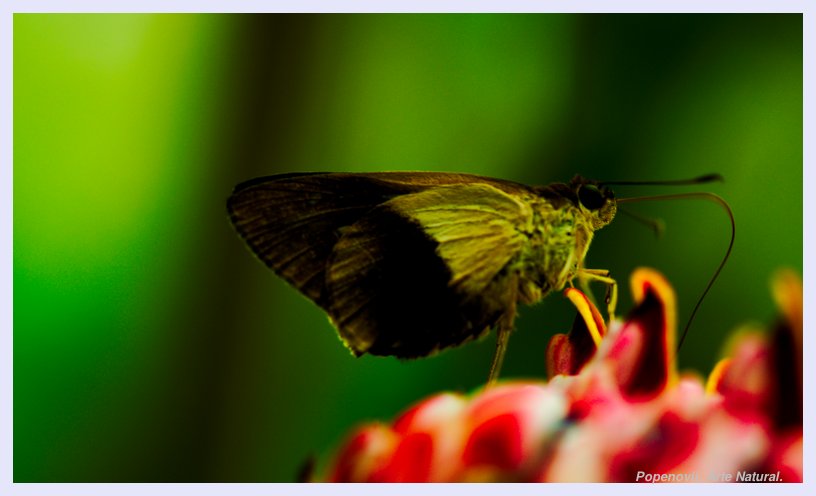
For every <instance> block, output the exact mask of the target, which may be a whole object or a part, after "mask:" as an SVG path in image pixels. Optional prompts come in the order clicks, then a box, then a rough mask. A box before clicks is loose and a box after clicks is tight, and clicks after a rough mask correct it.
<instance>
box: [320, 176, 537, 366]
mask: <svg viewBox="0 0 816 496" xmlns="http://www.w3.org/2000/svg"><path fill="white" fill-rule="evenodd" d="M531 219H532V212H531V210H530V208H529V206H528V205H527V204H526V203H524V202H523V201H519V200H518V199H516V198H514V197H513V196H511V195H508V194H506V193H504V192H502V191H501V190H499V189H497V188H495V187H493V186H490V185H488V184H484V183H474V184H453V185H444V186H438V187H434V188H429V189H427V190H424V191H421V192H418V193H413V194H408V195H404V196H399V197H396V198H394V199H393V200H390V201H388V202H386V203H384V204H382V205H381V206H379V207H377V208H376V209H374V210H372V211H371V212H370V213H369V214H368V215H366V216H365V217H363V218H362V219H361V220H360V221H358V222H357V223H356V224H354V225H353V226H352V227H351V228H349V229H348V230H347V231H346V232H345V233H344V234H343V237H342V238H341V239H340V241H339V242H338V243H337V244H336V245H335V247H334V251H333V253H332V256H331V259H330V260H329V269H328V273H327V275H326V281H327V283H326V284H327V285H326V294H327V295H328V304H329V309H328V310H329V315H330V316H331V317H332V319H333V321H334V322H335V325H336V326H337V328H338V330H339V332H340V335H341V337H342V338H343V340H344V341H345V342H346V344H347V345H348V346H349V348H351V349H352V350H353V351H354V352H355V353H357V354H362V353H366V352H368V353H372V354H375V355H395V356H398V357H417V356H425V355H428V354H430V353H432V352H434V351H436V350H438V349H442V348H445V347H448V346H454V345H457V344H460V343H462V342H463V341H466V340H467V339H470V338H472V337H475V336H478V335H480V334H482V333H483V332H485V331H486V330H488V329H489V327H491V326H492V325H493V324H494V323H495V322H496V320H497V319H498V318H499V317H500V316H501V315H502V314H503V313H504V312H505V311H508V309H510V308H512V302H511V301H510V299H511V298H513V296H512V295H514V294H515V293H514V292H513V291H512V288H510V287H508V285H509V284H510V278H509V277H508V274H507V268H508V264H509V263H510V262H511V261H512V260H513V259H515V258H516V256H517V254H518V253H519V251H520V250H521V249H522V247H523V245H524V243H525V240H526V238H525V236H524V234H523V233H522V231H523V230H524V228H525V226H527V225H528V224H529V223H530V222H531Z"/></svg>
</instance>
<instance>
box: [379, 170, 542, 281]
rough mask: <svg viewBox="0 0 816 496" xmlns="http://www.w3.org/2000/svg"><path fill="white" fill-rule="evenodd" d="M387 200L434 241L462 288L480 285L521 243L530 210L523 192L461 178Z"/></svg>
mask: <svg viewBox="0 0 816 496" xmlns="http://www.w3.org/2000/svg"><path fill="white" fill-rule="evenodd" d="M388 205H389V206H390V207H391V208H392V209H394V210H395V211H397V212H399V213H400V214H402V215H404V216H405V217H407V218H410V219H413V220H414V221H416V222H417V223H418V224H419V225H420V226H421V228H422V230H423V231H424V232H425V233H426V234H427V235H428V236H430V237H431V238H433V239H434V241H436V242H437V243H438V248H437V253H438V254H439V256H440V257H441V258H442V259H443V260H444V261H445V263H446V264H447V266H448V268H449V269H450V272H451V280H450V282H449V284H450V285H451V286H452V287H454V288H456V289H457V290H458V291H460V292H462V293H464V294H477V293H479V292H481V291H483V290H484V289H485V288H486V287H487V285H488V284H489V283H490V282H491V281H492V280H493V279H494V278H495V277H496V275H497V274H498V273H499V271H500V270H502V269H503V268H504V267H505V265H507V263H508V262H510V261H511V260H512V259H513V258H514V257H515V256H516V255H517V254H518V252H519V250H521V248H522V247H523V246H524V243H525V242H526V240H527V237H526V235H525V232H529V231H530V230H531V229H532V219H533V213H532V209H531V207H530V205H529V204H528V203H526V202H525V201H524V199H523V198H520V197H518V196H513V195H510V194H507V193H505V192H503V191H501V190H499V189H497V188H495V187H493V186H491V185H489V184H478V183H477V184H461V185H451V186H444V187H438V188H433V189H429V190H426V191H423V192H420V193H416V194H413V195H406V196H403V197H399V198H395V199H394V200H391V201H389V202H388Z"/></svg>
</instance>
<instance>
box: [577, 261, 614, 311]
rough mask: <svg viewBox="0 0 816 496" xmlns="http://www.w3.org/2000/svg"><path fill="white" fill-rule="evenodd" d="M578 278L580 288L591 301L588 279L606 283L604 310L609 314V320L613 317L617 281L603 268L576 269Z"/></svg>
mask: <svg viewBox="0 0 816 496" xmlns="http://www.w3.org/2000/svg"><path fill="white" fill-rule="evenodd" d="M578 278H579V279H578V280H579V282H580V283H581V289H584V292H585V293H586V294H587V296H588V297H589V298H590V301H592V297H591V296H590V295H591V294H592V293H591V292H589V281H598V282H602V283H604V284H606V298H605V302H606V311H607V314H608V315H609V320H612V319H614V318H615V308H616V307H617V306H618V281H616V280H615V279H613V278H611V277H610V276H609V271H608V270H603V269H584V268H581V269H578ZM593 303H594V302H593Z"/></svg>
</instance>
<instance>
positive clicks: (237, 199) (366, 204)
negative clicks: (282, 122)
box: [227, 173, 418, 308]
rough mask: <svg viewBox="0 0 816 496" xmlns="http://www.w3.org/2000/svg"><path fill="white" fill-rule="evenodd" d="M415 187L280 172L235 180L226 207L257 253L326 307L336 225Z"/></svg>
mask: <svg viewBox="0 0 816 496" xmlns="http://www.w3.org/2000/svg"><path fill="white" fill-rule="evenodd" d="M417 189H418V188H417V187H416V186H412V185H410V184H403V183H389V182H387V181H380V180H377V179H373V178H369V177H367V176H365V175H356V174H320V173H318V174H284V175H279V176H269V177H264V178H258V179H253V180H251V181H248V182H245V183H242V184H240V185H238V186H237V187H236V188H235V191H234V192H233V194H232V196H230V197H229V200H228V201H227V210H228V212H229V215H230V218H231V219H232V223H233V225H234V226H235V229H236V230H237V231H238V234H240V235H241V237H242V238H243V239H244V241H246V243H247V245H249V247H250V249H251V250H252V252H253V253H255V255H257V256H258V258H260V259H261V260H262V261H263V262H264V263H265V264H266V265H267V266H268V267H269V268H271V269H272V270H274V271H275V273H277V274H278V275H279V276H281V277H282V278H284V279H285V280H286V281H288V282H289V283H290V284H292V285H293V286H294V287H296V288H297V289H299V290H300V291H301V292H302V293H303V294H304V295H306V296H307V297H308V298H309V299H311V300H313V301H314V302H315V303H317V304H318V305H320V306H321V307H323V308H326V305H325V302H324V298H323V289H324V287H325V276H324V274H325V270H326V261H327V260H328V258H329V255H330V254H331V251H332V248H333V247H334V245H335V244H336V243H337V241H338V240H339V239H340V236H341V230H342V229H343V228H344V227H346V226H350V225H352V224H354V223H355V222H357V221H358V220H359V219H360V218H361V217H363V216H364V215H365V214H366V213H368V212H369V211H371V209H373V208H374V207H376V206H377V205H379V204H381V203H383V202H385V201H388V200H389V199H391V198H394V197H396V196H399V195H402V194H406V193H410V192H412V191H416V190H417Z"/></svg>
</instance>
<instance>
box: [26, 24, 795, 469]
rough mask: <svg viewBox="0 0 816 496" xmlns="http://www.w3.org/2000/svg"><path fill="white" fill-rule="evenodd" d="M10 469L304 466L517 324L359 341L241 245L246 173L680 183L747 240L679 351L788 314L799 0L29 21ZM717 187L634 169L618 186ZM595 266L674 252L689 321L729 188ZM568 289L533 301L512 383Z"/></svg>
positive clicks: (537, 348) (566, 319) (694, 361)
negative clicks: (404, 346)
mask: <svg viewBox="0 0 816 496" xmlns="http://www.w3.org/2000/svg"><path fill="white" fill-rule="evenodd" d="M14 159H15V164H14V479H15V481H17V482H28V481H126V482H127V481H291V480H293V478H294V476H295V473H296V472H297V469H298V467H299V466H300V465H301V463H302V462H303V461H304V460H305V459H306V458H307V457H308V456H309V455H310V454H316V455H319V460H320V465H321V466H322V465H325V463H326V460H327V458H328V457H329V455H330V453H331V452H332V450H333V449H335V448H336V447H337V445H338V443H340V442H341V440H342V439H343V435H344V434H345V433H346V432H347V431H348V430H349V429H350V428H352V427H353V426H354V425H356V424H358V423H359V422H362V421H364V420H370V419H384V420H387V419H390V418H393V416H394V415H395V414H396V413H397V412H399V411H400V410H402V409H404V408H405V407H407V406H408V405H409V404H411V403H412V402H414V401H416V400H418V399H420V398H422V397H423V396H425V395H428V394H430V393H432V392H435V391H439V390H443V389H452V390H463V391H468V390H472V389H473V388H475V387H477V386H479V385H480V384H482V382H483V381H484V379H485V377H486V375H487V371H488V365H489V362H490V358H491V356H492V353H493V346H494V340H493V337H492V336H491V337H489V338H487V339H485V340H482V341H480V342H477V343H471V344H469V345H466V346H464V347H461V348H458V349H454V350H449V351H446V352H444V353H442V354H440V355H438V356H436V357H433V358H430V359H426V360H418V361H407V362H400V361H399V360H396V359H392V358H377V357H363V358H360V359H354V358H353V357H352V356H351V355H350V354H349V353H348V352H347V351H346V349H345V348H344V347H343V346H342V345H341V344H340V342H339V341H338V339H337V337H336V335H335V332H334V330H333V329H332V327H331V326H330V324H329V322H328V321H327V319H326V316H325V315H324V313H323V312H322V311H321V310H319V309H318V308H317V307H316V306H314V305H313V304H312V303H311V302H309V301H308V300H306V299H305V298H303V297H302V296H301V295H300V294H299V293H298V292H297V291H295V290H294V289H292V288H290V287H288V286H287V285H286V284H285V283H284V282H283V281H282V280H280V279H278V278H277V277H275V276H274V275H273V274H272V273H271V272H270V271H268V270H267V269H266V268H265V267H264V266H263V264H261V263H260V262H258V261H257V260H256V259H255V258H254V257H253V256H252V255H251V254H250V253H249V251H248V250H247V249H246V248H245V247H244V245H243V243H242V241H241V240H240V239H239V238H238V236H237V235H236V234H235V233H234V232H233V229H232V227H231V226H230V223H229V221H228V219H227V217H226V213H225V200H226V198H227V196H228V195H229V193H230V191H231V189H232V187H233V186H234V185H235V184H236V183H238V182H240V181H243V180H246V179H248V178H252V177H255V176H259V175H266V174H272V173H279V172H289V171H310V170H325V171H377V170H429V171H462V172H471V173H477V174H485V175H491V176H497V177H502V178H506V179H512V180H516V181H520V182H526V183H535V184H543V183H549V182H553V181H567V180H569V179H570V178H571V177H572V175H573V174H575V173H581V174H582V175H585V176H587V177H591V178H597V179H608V180H611V179H676V178H685V177H689V176H695V175H698V174H703V173H709V172H719V173H721V174H723V175H724V176H725V177H726V182H725V183H724V184H712V185H706V186H704V187H699V188H697V189H704V190H709V191H714V192H716V193H718V194H720V195H722V196H723V197H724V198H726V199H727V200H728V201H729V202H730V204H731V206H732V207H733V209H734V213H735V216H736V220H737V240H736V245H735V247H734V254H733V256H732V258H731V260H730V261H729V263H728V265H727V266H726V268H725V270H724V272H723V273H722V277H721V278H720V280H719V282H718V283H717V284H716V285H715V287H714V289H713V290H712V292H711V294H710V296H709V297H708V299H707V300H706V301H705V302H704V303H703V306H702V309H701V310H700V313H699V315H698V318H697V321H696V323H695V325H694V327H693V328H692V331H691V335H690V337H689V338H688V340H687V343H686V346H685V347H684V349H683V350H682V352H681V356H680V366H681V368H684V369H687V368H688V369H697V370H699V371H701V372H703V373H707V372H708V370H709V369H710V367H711V366H712V364H713V363H714V361H715V359H716V358H717V356H718V355H719V353H720V352H721V346H722V344H723V342H724V341H725V339H726V336H727V334H728V333H729V332H731V331H732V330H734V329H735V328H736V327H737V326H738V325H739V324H741V323H745V322H751V321H755V322H765V323H768V322H770V321H772V320H773V318H774V315H775V309H774V306H773V304H772V301H771V298H770V293H769V289H768V280H769V277H770V276H771V274H772V273H773V271H774V270H775V269H776V268H778V267H781V266H788V267H793V268H795V269H797V270H799V271H801V269H802V227H801V226H802V17H801V16H800V15H702V16H694V15H257V16H256V15H19V14H18V15H15V17H14ZM691 189H694V188H689V187H686V188H679V189H678V188H668V187H640V188H637V187H619V188H618V189H617V190H616V191H617V194H618V196H619V197H623V196H635V195H643V194H655V193H665V192H673V191H679V190H682V191H687V190H691ZM632 209H633V210H637V211H638V212H640V213H642V214H644V215H647V216H651V217H659V218H662V219H664V220H665V221H666V223H667V231H666V233H665V236H664V237H663V238H662V239H659V240H658V239H655V237H654V236H653V234H652V233H651V232H650V231H649V230H648V229H645V228H644V227H643V226H641V225H639V224H637V223H636V222H633V221H632V220H631V219H628V218H626V217H623V216H621V217H619V218H618V219H617V220H616V221H615V222H614V223H613V224H612V225H610V226H609V227H607V228H606V229H605V230H603V231H600V232H599V233H598V235H597V237H596V241H595V243H594V245H593V247H592V249H591V250H590V255H589V258H588V266H590V267H595V268H607V269H611V270H612V271H613V275H615V276H616V277H617V278H618V279H619V281H621V283H622V288H621V289H622V292H623V298H622V301H621V303H620V306H619V309H620V310H621V311H625V310H626V309H627V308H629V307H630V299H629V296H628V291H629V290H628V274H629V273H630V272H631V270H632V269H633V268H635V267H637V266H639V265H648V266H652V267H656V268H658V269H659V270H661V271H662V272H663V273H665V274H666V275H667V276H668V278H669V279H670V280H671V282H672V283H673V284H674V287H675V288H676V290H677V292H678V295H679V305H680V310H679V319H678V320H679V324H681V325H682V324H684V323H685V321H686V318H687V317H688V314H689V312H690V309H691V307H692V306H693V304H694V302H695V300H696V299H697V297H698V296H699V294H700V292H701V291H702V289H703V288H704V286H705V284H706V282H707V280H708V278H709V277H710V275H711V273H712V272H713V270H714V269H715V268H716V266H717V264H718V263H719V262H720V259H721V257H722V255H723V252H724V250H725V247H726V245H727V243H728V237H729V225H728V221H727V217H726V216H725V214H724V213H723V212H722V211H721V210H720V209H718V208H717V207H716V206H715V205H713V204H709V203H707V202H677V201H674V202H662V203H641V204H637V205H636V206H634V207H632ZM574 313H575V312H574V310H573V308H572V307H571V305H570V304H569V303H568V302H567V300H566V299H565V298H563V297H562V296H560V295H552V296H550V297H549V298H547V299H546V300H545V301H544V302H542V303H541V304H540V305H538V306H535V307H526V308H523V309H522V310H521V317H520V319H519V320H518V331H517V332H516V333H515V334H514V336H513V338H512V339H511V340H510V348H509V351H508V355H507V358H506V361H505V367H504V371H503V372H504V373H503V375H504V377H507V378H513V377H538V378H541V377H543V376H544V350H545V347H546V344H547V341H548V340H549V338H550V336H551V335H552V334H553V333H556V332H564V331H566V330H567V329H568V328H569V326H570V323H571V321H572V319H573V317H574Z"/></svg>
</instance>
